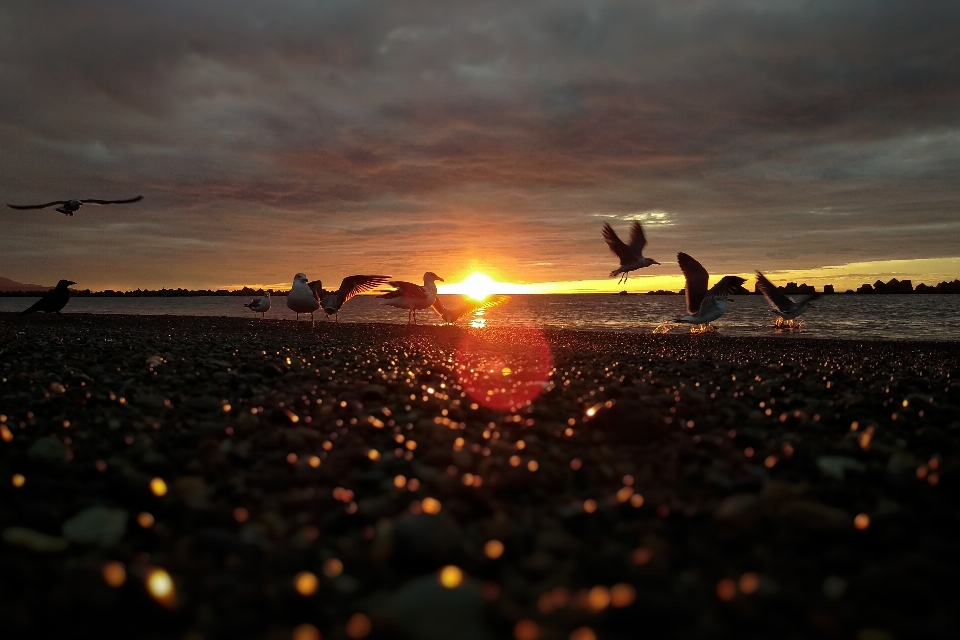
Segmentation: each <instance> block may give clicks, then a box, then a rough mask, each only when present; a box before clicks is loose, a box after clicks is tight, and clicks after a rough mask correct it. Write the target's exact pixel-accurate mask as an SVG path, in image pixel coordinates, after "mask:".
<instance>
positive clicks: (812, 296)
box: [757, 271, 820, 325]
mask: <svg viewBox="0 0 960 640" xmlns="http://www.w3.org/2000/svg"><path fill="white" fill-rule="evenodd" d="M757 289H760V293H762V294H763V297H764V298H766V300H767V304H769V305H770V308H771V309H773V312H774V313H775V314H777V315H778V316H779V318H778V319H777V325H780V324H782V322H783V321H784V320H788V321H790V322H791V323H792V321H793V319H794V318H796V317H798V316H800V315H801V314H802V313H803V312H804V311H806V310H807V309H809V308H810V302H812V301H813V300H816V299H817V298H819V297H820V294H819V293H807V294H803V295H799V296H797V297H796V298H793V299H791V298H790V297H788V296H787V295H786V294H785V293H783V292H782V291H780V290H779V289H777V287H776V285H774V284H773V283H772V282H770V281H769V280H767V278H766V276H764V275H763V274H762V273H760V272H759V271H757Z"/></svg>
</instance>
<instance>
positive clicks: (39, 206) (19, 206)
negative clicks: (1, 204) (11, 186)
mask: <svg viewBox="0 0 960 640" xmlns="http://www.w3.org/2000/svg"><path fill="white" fill-rule="evenodd" d="M67 202H68V201H67V200H55V201H53V202H48V203H47V204H8V205H7V206H8V207H10V208H11V209H46V208H47V207H52V206H53V205H55V204H67Z"/></svg>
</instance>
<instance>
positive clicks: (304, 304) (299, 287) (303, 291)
mask: <svg viewBox="0 0 960 640" xmlns="http://www.w3.org/2000/svg"><path fill="white" fill-rule="evenodd" d="M287 307H288V308H289V309H290V310H291V311H293V312H294V313H296V314H297V320H299V319H300V314H301V313H309V314H310V324H311V325H312V324H313V320H314V318H313V312H314V311H316V310H317V309H319V308H320V298H318V297H317V292H316V291H314V290H313V289H311V288H310V285H309V284H307V276H305V275H304V274H302V273H298V274H297V275H295V276H293V286H292V287H290V293H288V294H287Z"/></svg>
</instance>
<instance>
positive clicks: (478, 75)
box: [0, 0, 960, 286]
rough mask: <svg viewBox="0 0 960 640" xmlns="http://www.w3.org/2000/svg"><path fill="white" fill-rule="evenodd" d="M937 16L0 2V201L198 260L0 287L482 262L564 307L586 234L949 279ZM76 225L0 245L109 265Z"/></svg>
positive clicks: (956, 77) (119, 246) (172, 256)
mask: <svg viewBox="0 0 960 640" xmlns="http://www.w3.org/2000/svg"><path fill="white" fill-rule="evenodd" d="M958 18H960V6H958V5H956V3H947V2H942V3H926V4H923V5H918V4H916V3H909V2H881V1H880V0H877V1H866V0H856V1H853V2H845V3H836V2H830V1H828V0H813V1H810V2H804V3H795V2H757V1H756V0H750V1H747V0H743V1H736V0H729V1H724V2H719V1H707V0H696V1H694V0H691V1H686V2H675V1H673V2H668V1H666V0H664V1H662V2H622V1H618V0H610V1H596V2H591V3H583V2H579V1H578V2H574V1H565V0H557V1H549V2H548V1H546V0H543V1H538V2H529V3H520V4H518V3H510V2H505V1H499V0H485V1H482V2H481V1H479V0H477V1H471V2H449V3H444V4H443V5H442V10H438V5H436V4H434V3H425V2H419V1H405V0H397V1H395V2H382V1H377V0H331V1H330V2H302V1H298V0H278V1H276V2H255V1H253V0H230V1H228V0H209V1H205V2H202V3H197V2H191V1H188V0H171V1H170V2H164V3H160V4H158V3H155V2H149V1H147V0H85V1H83V2H81V1H79V0H74V1H67V2H64V1H62V0H61V1H54V0H47V1H44V0H37V1H35V2H29V3H27V2H22V3H7V4H5V5H3V6H2V7H0V20H2V21H3V23H4V24H5V25H6V28H5V29H4V30H3V32H2V33H0V123H3V124H2V125H0V145H2V146H3V148H4V150H5V153H4V154H3V155H2V156H0V175H4V176H5V177H6V180H5V182H4V184H3V190H4V193H3V195H4V198H6V199H7V201H11V202H12V201H14V200H17V201H20V200H22V201H30V200H34V199H41V200H43V199H55V198H56V199H59V198H62V197H100V196H99V194H103V197H113V196H114V195H121V196H122V195H126V194H128V193H131V192H135V193H140V192H141V191H142V192H143V193H144V195H145V197H146V198H145V200H144V202H142V203H139V204H138V205H137V209H135V210H134V209H132V208H131V209H124V210H123V212H122V213H121V211H120V210H119V209H118V210H116V211H114V212H113V213H111V214H110V215H111V216H119V215H123V216H128V215H137V216H144V217H146V218H148V219H149V220H150V221H151V223H155V224H158V225H160V229H161V232H160V236H161V237H162V238H173V237H177V238H192V239H196V240H198V241H202V242H203V243H206V244H203V245H202V247H203V249H202V250H198V249H197V247H198V246H199V245H193V244H190V243H189V242H186V243H181V244H177V243H173V241H172V240H163V242H167V243H168V244H169V243H172V244H169V246H166V247H165V251H166V254H165V256H164V257H163V259H162V260H159V259H158V262H157V263H156V268H155V269H154V270H153V271H152V272H149V273H141V272H137V271H135V270H134V271H125V270H124V269H122V268H121V267H120V266H119V265H120V262H119V258H118V259H117V260H113V259H111V260H105V261H92V262H87V263H79V262H70V263H67V262H62V263H58V262H57V261H56V260H53V261H51V260H49V259H48V260H47V261H41V260H39V259H38V260H25V261H19V262H17V263H11V262H10V261H9V259H7V260H4V259H3V258H0V272H3V274H4V275H9V276H11V277H12V276H13V275H18V276H20V279H24V278H26V279H27V280H31V281H39V280H42V279H43V278H46V279H47V280H52V279H56V274H55V273H53V272H54V271H60V270H63V269H67V268H70V269H79V270H80V271H81V272H82V275H83V277H86V278H88V279H89V280H91V281H96V279H97V278H101V277H102V278H104V279H106V277H107V276H106V275H105V270H107V269H110V270H114V272H113V273H111V274H110V278H111V282H116V272H117V271H119V272H123V273H128V274H129V276H128V277H130V278H131V279H132V278H147V279H149V280H150V282H144V283H141V282H139V281H133V280H131V282H130V285H131V286H139V285H140V284H144V285H148V284H149V285H151V286H152V285H155V284H167V285H177V284H196V285H200V284H203V285H215V284H217V283H218V282H242V281H245V280H249V281H252V282H264V281H286V280H288V276H289V274H288V272H290V273H295V272H296V271H299V270H304V269H306V268H308V267H310V268H315V269H328V268H335V269H337V273H338V274H339V273H340V272H341V271H355V270H356V271H359V270H361V269H364V268H367V269H368V268H369V266H370V260H371V256H373V257H374V258H375V259H376V260H378V261H382V262H383V263H384V265H385V266H388V267H390V268H391V269H395V270H398V271H399V270H401V269H409V270H410V271H411V272H412V274H411V276H410V277H413V276H416V275H417V273H422V271H423V270H425V269H427V268H432V269H434V270H437V269H439V270H448V271H459V270H462V269H466V268H468V265H469V264H475V263H477V262H478V261H480V262H483V261H484V260H486V261H489V262H495V263H496V264H497V265H500V266H501V268H502V269H503V271H504V273H501V274H500V277H501V279H503V278H511V277H512V278H517V279H521V278H522V279H525V280H528V281H532V280H538V279H543V280H563V279H571V280H573V279H578V280H579V279H584V278H591V277H603V275H604V274H605V273H606V272H608V271H609V267H608V265H606V262H605V261H607V260H609V255H608V254H607V252H606V248H605V247H604V246H603V244H602V240H601V239H600V236H599V232H598V227H599V222H600V220H598V219H596V218H593V217H592V215H594V214H592V213H591V212H602V214H596V215H604V216H606V215H609V216H615V217H617V218H619V219H621V220H634V219H638V220H642V221H643V222H644V224H645V225H648V226H649V227H650V230H649V232H648V236H649V240H650V245H649V249H648V250H649V251H650V252H651V253H652V254H653V255H661V256H667V257H669V256H671V255H672V254H675V253H676V252H677V251H679V250H684V251H689V252H691V253H693V254H694V255H697V256H698V259H700V260H701V261H702V262H704V264H708V263H709V264H712V265H714V266H715V268H716V269H721V270H744V269H747V270H749V269H752V268H756V267H764V266H767V265H768V263H778V264H776V265H775V266H779V267H782V268H795V269H801V268H812V267H816V266H818V265H829V264H840V263H845V262H851V261H859V262H866V261H870V260H877V259H881V258H883V259H886V258H889V257H891V256H893V257H898V258H917V257H923V256H927V255H949V254H950V253H951V252H953V253H956V248H955V247H956V242H955V233H954V232H953V230H952V229H945V228H944V227H942V226H940V225H945V224H949V222H950V220H951V219H952V218H953V217H955V216H956V212H957V206H958V203H960V184H958V182H957V180H956V175H957V174H958V172H960V145H958V144H957V142H958V139H960V44H958V43H957V38H956V37H955V33H954V31H955V25H956V24H958V22H960V20H958ZM75 194H80V195H79V196H77V195H75ZM661 214H662V217H658V216H661ZM81 215H84V214H81ZM97 215H98V216H99V215H103V214H102V213H98V214H97ZM644 216H645V217H644ZM906 218H909V224H903V221H904V220H905V219H906ZM78 219H79V218H78ZM107 219H110V218H98V220H107ZM41 221H42V222H41ZM73 222H75V221H74V220H66V219H59V218H51V217H45V215H43V216H39V217H36V218H32V219H24V218H23V217H19V218H10V217H9V216H8V217H5V218H0V233H3V235H4V237H5V238H7V239H8V240H9V242H11V243H15V244H19V245H21V246H23V247H30V250H31V251H38V252H40V253H41V254H42V255H44V256H47V257H48V258H49V256H56V255H62V254H65V253H72V252H80V253H84V252H106V253H111V251H112V248H116V251H115V252H113V253H116V254H117V255H125V253H124V244H125V242H126V239H125V238H124V235H123V233H111V234H106V235H103V236H100V237H91V236H89V235H87V234H82V233H78V234H70V233H67V232H66V230H67V229H71V228H73V229H75V228H76V226H77V225H74V227H66V226H64V225H68V224H72V223H73ZM50 225H60V226H61V228H62V229H63V230H64V233H65V234H66V238H65V237H64V235H63V234H59V233H54V234H50V233H47V232H46V229H48V228H49V226H50ZM173 230H176V233H173ZM304 230H307V231H308V233H304ZM863 230H869V237H870V241H869V242H858V241H857V240H858V239H859V238H860V236H861V234H862V232H863ZM67 238H68V239H67ZM384 238H389V239H390V241H389V242H386V243H385V242H384ZM134 240H135V241H136V238H134ZM64 241H67V242H69V251H67V250H66V249H64V247H63V245H61V244H59V243H61V242H64ZM158 242H160V240H158ZM250 242H257V243H260V245H262V250H261V252H260V253H261V256H259V257H258V258H257V259H256V260H245V259H241V258H240V257H239V256H243V255H245V254H246V252H247V249H246V247H247V246H248V244H249V243H250ZM385 245H386V246H385ZM320 246H322V251H320V249H319V247H320ZM85 247H86V248H85ZM318 254H319V255H320V256H321V257H317V256H318ZM781 261H782V262H783V264H779V263H781ZM422 263H430V264H431V266H430V267H426V266H423V264H422ZM314 265H315V266H314ZM511 269H513V270H515V272H511V271H510V270H511ZM713 269H714V268H713V267H711V270H713ZM17 270H19V271H17ZM14 271H17V273H16V274H15V273H14ZM34 274H36V275H34Z"/></svg>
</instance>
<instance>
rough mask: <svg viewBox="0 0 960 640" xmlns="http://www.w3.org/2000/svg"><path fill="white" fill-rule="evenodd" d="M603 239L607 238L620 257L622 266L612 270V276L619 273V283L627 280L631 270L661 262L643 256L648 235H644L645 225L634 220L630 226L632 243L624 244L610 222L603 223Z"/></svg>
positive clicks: (608, 244) (609, 245)
mask: <svg viewBox="0 0 960 640" xmlns="http://www.w3.org/2000/svg"><path fill="white" fill-rule="evenodd" d="M603 239H604V240H606V242H607V246H608V247H610V251H612V252H613V253H615V254H616V256H617V257H618V258H620V268H619V269H614V270H613V271H611V272H610V277H611V278H612V277H613V276H616V275H619V276H620V280H619V281H618V282H617V284H620V283H621V282H626V281H627V276H628V275H629V274H630V272H631V271H636V270H637V269H643V268H644V267H649V266H650V265H652V264H660V263H659V262H657V261H656V260H654V259H653V258H645V257H644V256H643V248H644V247H645V246H647V237H646V236H645V235H643V227H641V226H640V223H639V222H636V221H634V223H633V226H632V227H630V244H624V242H623V240H621V239H620V236H618V235H617V232H616V231H614V230H613V227H611V226H610V225H609V224H608V223H606V222H604V223H603Z"/></svg>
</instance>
